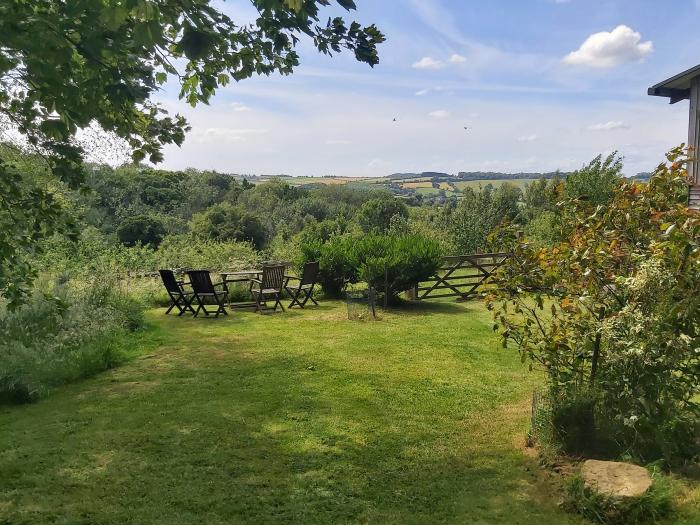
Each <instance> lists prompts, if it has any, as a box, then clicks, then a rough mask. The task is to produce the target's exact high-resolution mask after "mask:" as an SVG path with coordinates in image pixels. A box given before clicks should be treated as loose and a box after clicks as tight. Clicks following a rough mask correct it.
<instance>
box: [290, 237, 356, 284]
mask: <svg viewBox="0 0 700 525" xmlns="http://www.w3.org/2000/svg"><path fill="white" fill-rule="evenodd" d="M300 250H301V256H300V261H299V262H300V263H302V264H303V263H304V262H309V261H318V263H319V282H320V284H321V287H322V288H323V292H324V294H325V295H326V296H327V297H332V298H338V297H340V295H341V292H342V291H343V289H344V288H345V285H346V283H354V282H357V278H358V269H357V260H356V255H355V239H354V238H353V237H349V236H335V237H331V238H330V239H329V241H328V242H326V243H322V242H320V241H311V242H307V243H304V244H302V245H301V247H300Z"/></svg>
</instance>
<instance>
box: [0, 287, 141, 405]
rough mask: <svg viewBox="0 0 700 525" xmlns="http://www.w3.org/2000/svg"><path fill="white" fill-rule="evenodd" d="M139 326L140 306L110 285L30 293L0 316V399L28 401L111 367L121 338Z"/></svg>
mask: <svg viewBox="0 0 700 525" xmlns="http://www.w3.org/2000/svg"><path fill="white" fill-rule="evenodd" d="M141 326H143V307H142V306H141V305H140V304H139V303H137V302H135V301H134V300H133V299H131V298H129V297H128V296H126V295H125V294H124V293H123V292H120V291H119V290H117V289H116V288H115V287H114V285H113V284H112V283H110V282H109V281H104V280H96V281H95V282H93V283H90V284H88V285H83V286H78V285H74V284H70V285H69V284H61V285H55V286H54V287H53V290H51V293H50V294H48V293H44V292H39V291H35V292H34V294H33V296H32V297H31V300H29V301H27V302H26V303H25V304H24V305H23V306H22V307H20V308H18V309H16V310H14V311H7V310H3V311H1V312H0V401H4V402H28V401H32V400H35V399H37V398H38V397H40V396H41V395H43V394H44V393H45V392H46V391H47V390H48V389H49V388H51V387H53V386H55V385H58V384H61V383H65V382H69V381H73V380H76V379H78V378H81V377H86V376H89V375H91V374H94V373H96V372H98V371H101V370H105V369H108V368H111V367H113V366H115V365H116V364H117V363H118V362H119V361H120V360H121V359H122V358H123V354H122V351H121V349H120V345H121V337H122V336H123V335H124V334H126V333H127V332H128V331H133V330H137V329H138V328H140V327H141Z"/></svg>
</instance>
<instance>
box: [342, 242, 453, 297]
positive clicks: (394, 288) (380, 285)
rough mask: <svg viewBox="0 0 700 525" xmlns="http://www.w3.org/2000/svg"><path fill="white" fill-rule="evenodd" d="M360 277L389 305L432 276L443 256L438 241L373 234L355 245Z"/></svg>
mask: <svg viewBox="0 0 700 525" xmlns="http://www.w3.org/2000/svg"><path fill="white" fill-rule="evenodd" d="M355 254H356V264H357V270H358V275H359V278H360V279H361V280H363V281H365V282H366V283H367V284H368V285H369V286H370V287H372V288H374V289H376V290H378V291H380V292H382V293H384V294H385V296H386V298H387V302H389V303H395V302H396V300H397V299H398V295H399V294H400V293H401V292H404V291H406V290H408V289H410V288H412V287H413V286H415V285H416V284H417V283H418V282H420V281H423V280H425V279H427V278H428V277H430V276H431V275H433V274H434V273H435V272H436V271H437V269H438V268H439V267H440V262H441V259H442V254H441V251H440V245H439V243H438V242H437V241H435V240H432V239H429V238H427V237H421V236H419V235H370V236H367V237H363V238H362V239H361V240H359V241H358V242H357V243H356V246H355Z"/></svg>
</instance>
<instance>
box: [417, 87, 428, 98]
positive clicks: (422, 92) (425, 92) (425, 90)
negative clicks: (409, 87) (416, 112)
mask: <svg viewBox="0 0 700 525" xmlns="http://www.w3.org/2000/svg"><path fill="white" fill-rule="evenodd" d="M428 93H430V90H429V89H421V90H420V91H416V96H417V97H422V96H423V95H427V94H428Z"/></svg>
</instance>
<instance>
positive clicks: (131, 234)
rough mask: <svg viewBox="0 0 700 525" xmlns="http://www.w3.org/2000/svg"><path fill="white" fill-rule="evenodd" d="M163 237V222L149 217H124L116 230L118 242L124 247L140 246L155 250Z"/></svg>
mask: <svg viewBox="0 0 700 525" xmlns="http://www.w3.org/2000/svg"><path fill="white" fill-rule="evenodd" d="M164 236H165V225H164V224H163V221H161V220H160V219H158V218H157V217H153V216H151V215H134V216H133V217H126V218H125V219H124V220H123V221H122V223H121V224H120V225H119V228H117V237H118V238H119V242H121V243H122V244H125V245H126V246H135V245H136V244H142V245H144V246H147V245H148V246H152V247H154V248H157V247H158V245H159V244H160V242H161V241H162V240H163V237H164Z"/></svg>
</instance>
